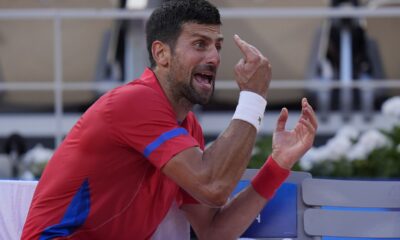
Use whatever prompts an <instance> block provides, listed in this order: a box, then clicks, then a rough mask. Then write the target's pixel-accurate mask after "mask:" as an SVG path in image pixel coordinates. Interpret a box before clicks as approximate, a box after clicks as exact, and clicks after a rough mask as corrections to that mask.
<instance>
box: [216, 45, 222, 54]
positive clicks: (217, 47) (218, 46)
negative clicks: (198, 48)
mask: <svg viewBox="0 0 400 240" xmlns="http://www.w3.org/2000/svg"><path fill="white" fill-rule="evenodd" d="M215 48H216V49H217V51H218V52H220V51H221V49H222V45H221V44H215Z"/></svg>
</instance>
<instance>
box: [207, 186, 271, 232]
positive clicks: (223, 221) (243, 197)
mask: <svg viewBox="0 0 400 240" xmlns="http://www.w3.org/2000/svg"><path fill="white" fill-rule="evenodd" d="M266 203H267V199H265V198H263V197H261V195H259V194H258V193H257V192H256V191H255V190H254V188H253V187H252V186H251V185H250V186H249V187H247V188H246V189H245V190H243V191H242V192H240V193H239V194H238V195H236V196H235V198H234V199H232V200H231V201H230V202H229V203H228V204H227V205H225V206H224V207H223V208H220V209H218V210H215V214H214V216H213V219H212V221H211V224H210V227H209V229H208V231H206V232H205V235H204V236H199V237H200V239H222V238H223V239H227V240H228V239H237V238H239V236H240V235H241V234H242V233H243V232H244V231H245V230H246V229H247V228H248V227H249V226H250V224H251V223H252V222H253V220H254V219H255V218H256V217H257V215H258V214H259V213H260V211H261V210H262V209H263V207H264V206H265V204H266Z"/></svg>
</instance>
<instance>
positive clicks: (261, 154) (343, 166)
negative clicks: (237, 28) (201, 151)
mask: <svg viewBox="0 0 400 240" xmlns="http://www.w3.org/2000/svg"><path fill="white" fill-rule="evenodd" d="M382 114H383V115H384V116H385V117H387V118H395V119H396V124H395V125H394V126H391V128H388V130H382V129H379V130H378V129H370V130H366V131H364V132H362V131H360V130H358V129H357V127H355V126H345V127H343V128H342V129H340V130H339V131H338V132H337V133H336V134H335V136H333V137H332V138H331V139H329V140H328V141H327V143H326V144H325V145H323V146H320V147H314V148H311V149H310V150H309V151H308V152H307V153H306V154H305V155H304V156H303V158H302V159H301V160H300V162H299V163H298V164H297V165H296V166H295V168H294V170H300V171H308V172H310V173H311V174H312V175H313V176H323V177H381V178H389V177H392V178H399V177H400V97H393V98H391V99H389V100H387V101H386V102H385V103H384V104H383V105H382ZM270 146H271V138H264V139H260V140H259V141H258V142H257V144H256V147H255V152H254V155H253V159H252V161H251V163H250V164H249V167H256V168H257V167H259V166H261V165H262V162H263V161H264V159H265V157H266V156H268V155H269V154H270V153H271V147H270Z"/></svg>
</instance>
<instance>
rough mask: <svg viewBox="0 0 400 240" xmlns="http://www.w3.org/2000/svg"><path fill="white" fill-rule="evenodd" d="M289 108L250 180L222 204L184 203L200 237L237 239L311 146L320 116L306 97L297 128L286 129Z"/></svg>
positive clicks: (188, 216)
mask: <svg viewBox="0 0 400 240" xmlns="http://www.w3.org/2000/svg"><path fill="white" fill-rule="evenodd" d="M287 119H288V111H287V109H286V108H284V109H282V111H281V114H280V115H279V118H278V121H277V126H276V129H275V132H274V134H273V143H272V154H271V156H270V158H269V159H268V160H267V162H266V163H265V164H264V166H263V167H262V168H261V169H260V171H259V172H258V173H257V175H256V177H255V178H253V180H252V182H251V184H250V185H249V186H248V187H247V188H245V189H244V190H243V191H242V192H240V193H239V194H237V195H236V196H235V197H234V198H233V199H232V200H231V201H229V202H228V203H227V204H226V205H225V206H223V207H221V208H210V207H208V206H205V205H202V204H186V205H183V206H182V207H181V209H182V210H183V211H184V212H185V214H186V216H187V218H188V220H189V222H190V224H191V225H192V227H193V229H194V231H195V232H196V234H197V236H198V237H199V239H221V238H224V239H237V238H238V237H239V236H240V235H241V234H242V233H243V232H244V231H245V230H246V229H247V228H248V227H249V226H250V224H251V222H252V221H253V220H254V219H255V218H256V216H257V215H258V214H259V213H260V211H261V210H262V208H263V207H264V206H265V204H266V203H267V202H268V200H269V199H271V198H272V196H273V194H274V192H275V190H276V189H277V188H279V186H280V185H281V183H282V182H283V181H284V180H285V178H286V177H287V175H288V174H289V171H290V169H291V168H292V166H293V165H294V164H295V163H296V162H297V161H298V160H299V159H300V158H301V156H303V155H304V153H305V152H306V151H307V150H308V149H309V148H311V146H312V144H313V141H314V137H315V133H316V129H317V126H318V123H317V119H316V116H315V113H314V111H313V109H312V107H311V106H310V105H309V104H308V102H307V100H306V99H303V100H302V114H301V116H300V119H299V121H298V122H297V124H296V126H295V128H294V129H293V130H291V131H287V130H285V124H286V121H287Z"/></svg>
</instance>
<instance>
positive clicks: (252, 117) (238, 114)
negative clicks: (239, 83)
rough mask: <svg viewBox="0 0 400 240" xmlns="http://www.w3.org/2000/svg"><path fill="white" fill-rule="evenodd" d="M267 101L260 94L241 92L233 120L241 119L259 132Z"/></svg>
mask: <svg viewBox="0 0 400 240" xmlns="http://www.w3.org/2000/svg"><path fill="white" fill-rule="evenodd" d="M266 106H267V101H266V100H265V99H264V98H263V97H262V96H261V95H259V94H257V93H254V92H250V91H241V92H240V96H239V102H238V105H237V107H236V111H235V114H234V115H233V117H232V119H240V120H243V121H245V122H248V123H250V124H251V125H253V126H254V127H255V128H256V130H257V132H258V131H259V129H260V127H261V125H262V120H263V118H264V112H265V107H266Z"/></svg>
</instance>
